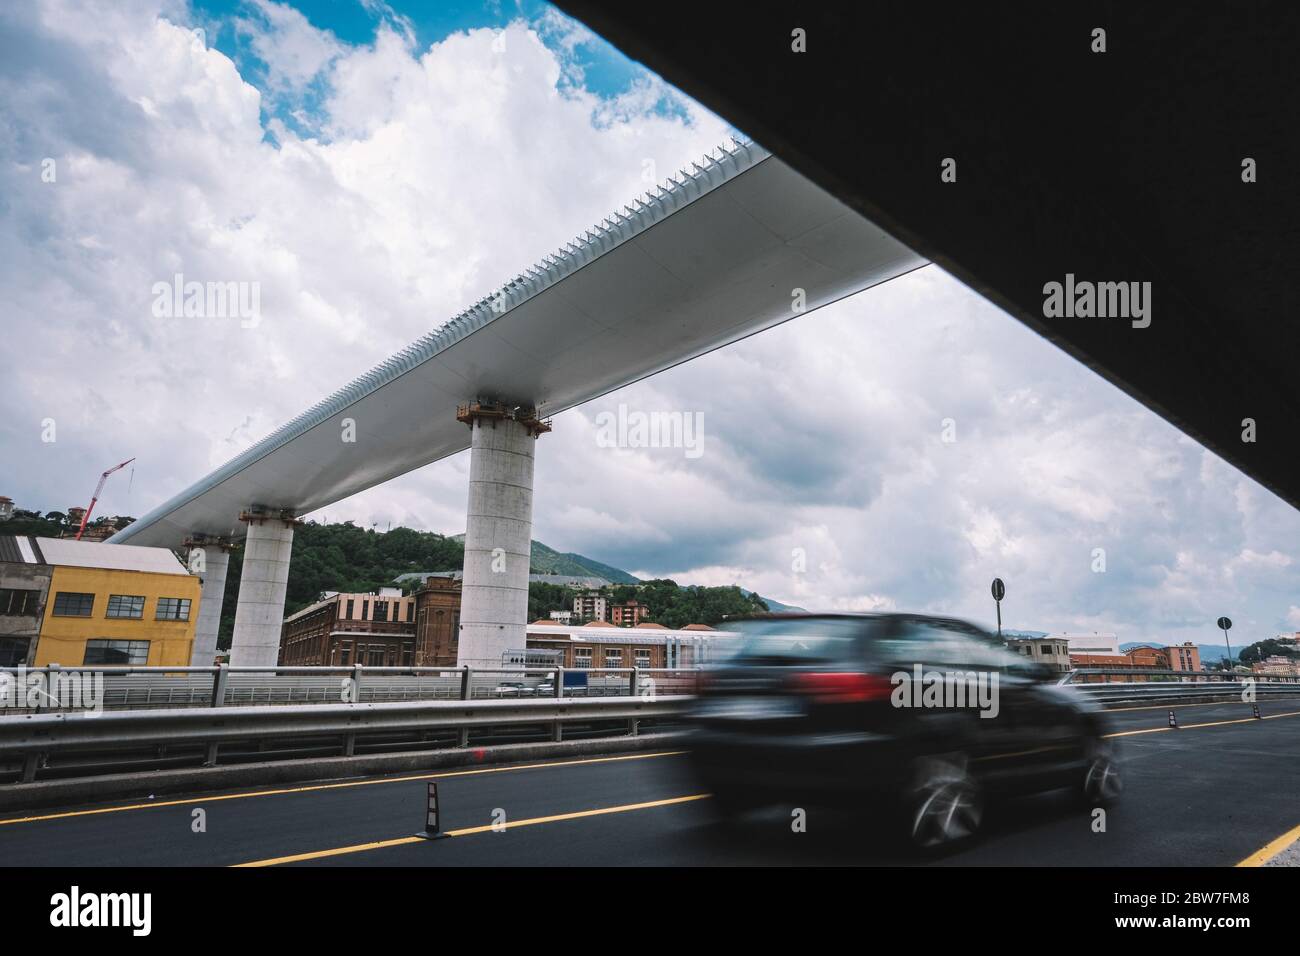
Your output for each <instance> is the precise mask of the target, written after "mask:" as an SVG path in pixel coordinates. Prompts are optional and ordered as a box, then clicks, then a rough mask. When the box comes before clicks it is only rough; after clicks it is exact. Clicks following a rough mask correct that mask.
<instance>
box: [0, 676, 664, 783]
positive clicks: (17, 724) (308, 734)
mask: <svg viewBox="0 0 1300 956" xmlns="http://www.w3.org/2000/svg"><path fill="white" fill-rule="evenodd" d="M689 699H690V698H688V697H683V696H676V695H674V696H644V697H641V696H624V697H610V698H596V699H581V698H580V699H569V698H560V699H543V700H473V701H461V700H452V701H405V702H392V703H366V704H321V705H318V706H313V707H282V706H252V707H222V708H211V707H199V708H185V709H173V710H152V711H136V710H130V711H115V712H107V711H103V712H93V711H88V712H81V713H54V714H34V715H29V716H26V717H19V718H15V719H11V720H0V780H5V781H8V782H14V781H21V782H32V781H35V780H37V779H46V778H59V777H63V778H66V777H73V776H78V777H85V776H94V775H96V774H102V773H111V772H129V771H141V770H147V769H165V768H175V767H184V766H189V767H195V766H216V765H217V764H218V763H239V762H250V761H253V760H282V759H300V758H304V757H321V756H354V755H356V754H358V753H359V752H363V751H364V752H368V753H382V752H385V751H397V750H408V751H409V750H418V749H434V748H441V747H447V746H458V747H467V746H471V745H472V744H481V743H484V742H497V743H500V742H505V741H507V740H518V739H531V740H537V739H542V740H556V741H558V740H562V739H564V737H565V733H566V728H575V729H577V730H580V731H581V735H583V736H597V735H610V734H615V735H626V734H631V735H635V734H636V733H638V731H639V726H640V723H641V722H642V721H655V722H658V721H663V720H666V719H672V718H674V717H676V716H678V715H679V714H680V712H681V709H682V705H683V704H684V702H685V701H687V700H689ZM476 738H477V739H476Z"/></svg>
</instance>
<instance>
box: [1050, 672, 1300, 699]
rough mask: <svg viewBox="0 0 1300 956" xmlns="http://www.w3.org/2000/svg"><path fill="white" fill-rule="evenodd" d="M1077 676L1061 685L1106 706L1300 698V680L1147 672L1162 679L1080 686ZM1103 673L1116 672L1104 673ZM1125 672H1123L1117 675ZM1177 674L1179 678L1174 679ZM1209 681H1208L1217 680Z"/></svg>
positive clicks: (1203, 673) (1200, 673)
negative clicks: (1226, 677) (1229, 677)
mask: <svg viewBox="0 0 1300 956" xmlns="http://www.w3.org/2000/svg"><path fill="white" fill-rule="evenodd" d="M1075 673H1078V672H1072V673H1071V674H1070V675H1067V678H1065V679H1062V681H1061V682H1060V683H1061V684H1062V685H1063V686H1068V687H1070V688H1071V689H1072V690H1074V691H1077V692H1079V693H1081V694H1083V695H1084V696H1086V697H1087V698H1088V699H1089V700H1092V701H1095V702H1096V703H1099V704H1103V705H1107V704H1156V703H1178V702H1184V703H1189V702H1192V701H1204V702H1206V703H1212V702H1216V701H1233V700H1241V701H1247V700H1250V699H1263V698H1273V699H1283V698H1288V697H1300V681H1296V680H1287V679H1285V678H1277V677H1274V678H1272V679H1261V678H1259V677H1254V678H1252V677H1251V676H1250V675H1240V676H1241V677H1242V679H1239V680H1224V679H1223V676H1224V675H1223V674H1221V673H1220V674H1213V673H1206V672H1196V673H1195V674H1194V675H1189V674H1188V672H1187V671H1157V672H1144V673H1145V674H1146V676H1149V677H1157V676H1158V677H1159V678H1160V679H1153V680H1141V681H1128V682H1123V683H1116V682H1111V683H1100V682H1097V683H1080V682H1077V681H1073V680H1069V679H1068V678H1069V677H1073V676H1074V674H1075ZM1103 673H1115V672H1110V671H1103ZM1118 673H1123V672H1118ZM1174 675H1176V677H1177V678H1178V679H1173V678H1174ZM1215 677H1217V678H1218V679H1217V680H1213V679H1207V678H1215Z"/></svg>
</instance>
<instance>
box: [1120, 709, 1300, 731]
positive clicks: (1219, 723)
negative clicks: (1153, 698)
mask: <svg viewBox="0 0 1300 956" xmlns="http://www.w3.org/2000/svg"><path fill="white" fill-rule="evenodd" d="M1174 709H1177V708H1174ZM1279 717H1300V710H1293V711H1290V712H1288V713H1285V714H1268V715H1267V716H1265V717H1237V718H1234V719H1232V720H1211V721H1207V722H1206V723H1203V724H1183V725H1182V726H1181V727H1147V728H1145V729H1143V730H1121V731H1119V732H1118V733H1114V734H1105V735H1104V736H1106V737H1133V736H1136V735H1138V734H1162V733H1164V732H1166V731H1169V730H1196V729H1197V728H1199V727H1223V726H1225V725H1227V724H1253V723H1255V722H1256V721H1257V720H1277V719H1278V718H1279Z"/></svg>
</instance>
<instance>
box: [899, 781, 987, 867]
mask: <svg viewBox="0 0 1300 956" xmlns="http://www.w3.org/2000/svg"><path fill="white" fill-rule="evenodd" d="M905 809H906V815H905V821H906V826H907V836H908V841H909V842H910V843H911V845H912V846H913V847H916V848H917V849H920V850H926V851H932V852H933V851H942V850H946V849H950V848H952V847H955V846H958V845H960V844H961V843H964V842H965V841H967V840H969V839H971V838H972V837H973V836H975V834H976V833H977V832H978V831H979V828H980V824H981V823H983V821H984V794H983V792H982V791H981V789H980V787H979V784H978V783H977V782H976V781H975V779H974V778H973V777H971V775H970V773H969V772H968V771H967V769H966V766H965V761H964V760H925V761H922V762H921V763H920V764H918V766H917V771H916V775H915V778H914V782H913V783H912V785H911V786H910V787H909V789H908V792H907V795H906V800H905Z"/></svg>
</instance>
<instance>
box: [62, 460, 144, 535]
mask: <svg viewBox="0 0 1300 956" xmlns="http://www.w3.org/2000/svg"><path fill="white" fill-rule="evenodd" d="M133 461H135V459H134V458H128V459H127V460H126V461H124V462H122V464H120V465H114V466H113V467H112V468H110V469H108V471H106V472H104V473H103V474H102V475H100V476H99V484H98V485H96V486H95V493H94V494H93V495H91V497H90V507H89V508H87V509H86V513H85V514H84V515H82V516H81V527H80V528H78V529H77V537H76V540H77V541H80V540H81V536H82V535H83V534H85V533H86V522H87V521H89V520H90V513H91V512H92V511H94V510H95V502H96V501H98V500H99V493H100V492H101V491H103V490H104V482H106V481H108V476H109V475H111V474H112V473H113V472H115V471H121V470H122V469H123V468H125V467H126V466H127V465H129V464H131V462H133Z"/></svg>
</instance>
